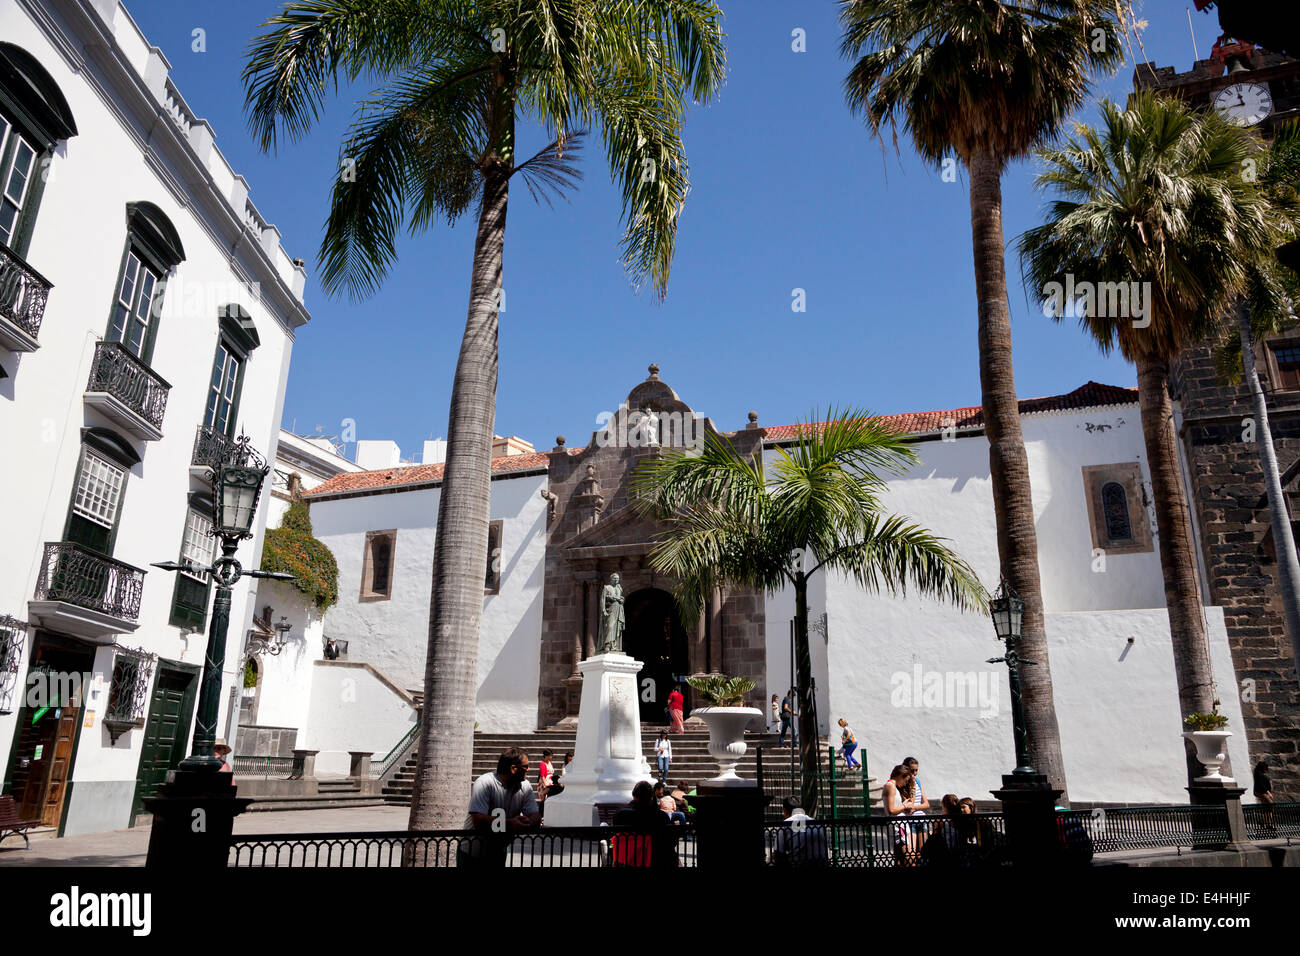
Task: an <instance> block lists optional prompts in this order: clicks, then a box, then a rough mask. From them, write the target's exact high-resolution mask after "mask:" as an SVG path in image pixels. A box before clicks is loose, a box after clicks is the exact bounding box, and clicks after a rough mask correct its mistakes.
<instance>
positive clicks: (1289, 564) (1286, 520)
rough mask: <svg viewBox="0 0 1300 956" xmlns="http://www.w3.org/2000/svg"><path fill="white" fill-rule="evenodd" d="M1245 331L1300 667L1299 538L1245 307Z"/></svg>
mask: <svg viewBox="0 0 1300 956" xmlns="http://www.w3.org/2000/svg"><path fill="white" fill-rule="evenodd" d="M1237 321H1238V328H1239V329H1240V332H1241V367H1242V369H1243V371H1244V372H1245V375H1246V384H1247V385H1248V386H1249V387H1250V398H1251V401H1252V402H1253V403H1254V405H1255V440H1256V441H1257V442H1259V463H1260V465H1261V467H1262V468H1263V470H1264V488H1265V490H1266V491H1267V493H1268V517H1269V521H1270V522H1271V523H1272V526H1273V546H1274V548H1273V549H1274V550H1275V551H1276V552H1277V577H1278V584H1279V586H1280V589H1281V591H1282V610H1283V613H1284V614H1285V615H1286V629H1287V633H1288V634H1289V635H1290V637H1291V650H1292V652H1293V654H1294V657H1295V663H1296V666H1297V667H1300V555H1297V554H1296V549H1295V536H1294V535H1293V534H1292V533H1291V516H1290V514H1289V513H1288V509H1287V505H1286V496H1285V495H1283V493H1282V475H1281V472H1280V471H1279V470H1278V467H1277V452H1276V451H1275V450H1274V448H1273V430H1272V429H1271V428H1270V427H1269V424H1268V403H1267V402H1265V401H1264V389H1263V386H1261V385H1260V384H1259V372H1258V371H1257V370H1256V368H1255V344H1254V341H1253V336H1252V335H1251V329H1250V312H1249V311H1248V310H1247V309H1246V308H1245V307H1244V306H1243V307H1242V308H1241V309H1240V310H1239V311H1238V313H1237Z"/></svg>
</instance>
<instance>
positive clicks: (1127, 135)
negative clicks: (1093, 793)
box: [1019, 93, 1273, 716]
mask: <svg viewBox="0 0 1300 956" xmlns="http://www.w3.org/2000/svg"><path fill="white" fill-rule="evenodd" d="M1101 114H1102V115H1101V123H1100V127H1099V128H1098V129H1093V128H1090V127H1088V126H1081V127H1080V128H1079V130H1078V135H1077V137H1075V138H1072V139H1071V140H1070V141H1069V142H1068V143H1066V144H1065V145H1063V146H1062V147H1061V148H1059V149H1052V150H1045V151H1043V152H1042V153H1041V154H1040V156H1041V159H1042V160H1043V162H1044V164H1045V167H1046V168H1045V170H1044V172H1043V173H1042V174H1041V175H1040V176H1039V177H1038V178H1037V184H1038V186H1039V187H1040V188H1051V189H1053V190H1054V191H1055V192H1056V193H1057V194H1058V195H1059V196H1060V197H1061V198H1059V199H1056V200H1055V201H1053V202H1051V203H1050V204H1049V205H1048V207H1047V222H1046V223H1044V224H1043V225H1041V226H1039V227H1037V228H1034V229H1031V230H1029V231H1028V232H1026V233H1025V234H1024V235H1023V236H1021V238H1020V239H1019V247H1020V253H1021V262H1022V268H1023V271H1024V274H1025V288H1026V289H1036V290H1044V291H1042V292H1041V294H1042V295H1043V296H1044V297H1047V296H1048V294H1049V293H1048V292H1047V291H1045V290H1048V289H1049V286H1050V284H1051V283H1061V284H1062V285H1065V284H1066V281H1067V280H1066V277H1067V274H1071V275H1072V276H1073V281H1074V282H1075V283H1082V282H1089V283H1093V284H1094V285H1097V284H1100V283H1124V286H1123V288H1125V289H1126V290H1129V292H1130V294H1129V308H1128V309H1124V308H1123V307H1122V300H1119V299H1117V297H1114V296H1111V295H1109V294H1107V295H1105V296H1103V295H1100V294H1098V295H1096V296H1094V297H1092V298H1091V300H1089V299H1084V300H1083V301H1082V302H1080V303H1067V302H1065V301H1064V298H1063V296H1060V295H1055V301H1053V302H1052V303H1051V305H1052V306H1053V307H1054V313H1053V314H1054V317H1055V318H1056V319H1057V320H1058V321H1059V320H1060V319H1061V318H1062V317H1063V316H1064V315H1065V314H1066V313H1067V312H1072V313H1074V314H1077V315H1078V319H1079V323H1080V325H1081V326H1082V327H1083V328H1084V329H1085V330H1087V331H1088V332H1089V333H1090V334H1091V335H1092V337H1093V338H1094V339H1095V340H1096V342H1097V344H1098V346H1099V347H1100V348H1101V350H1102V352H1107V353H1108V352H1110V351H1112V350H1113V349H1116V348H1118V349H1119V351H1120V353H1121V354H1122V355H1123V356H1124V357H1125V358H1126V359H1128V360H1129V361H1130V362H1133V363H1134V365H1136V367H1137V376H1138V400H1139V404H1140V408H1141V415H1142V432H1143V437H1144V439H1145V443H1146V452H1147V463H1148V466H1149V467H1150V469H1151V486H1152V491H1153V493H1154V498H1155V511H1156V526H1157V530H1158V536H1159V539H1160V565H1161V569H1162V571H1163V573H1164V586H1165V600H1166V604H1167V607H1168V611H1169V627H1170V632H1171V636H1172V639H1173V646H1174V668H1175V671H1176V674H1177V680H1178V699H1179V705H1180V707H1181V712H1182V714H1183V715H1184V716H1187V715H1189V714H1192V713H1203V712H1207V711H1210V710H1212V709H1213V706H1214V686H1213V681H1214V675H1213V670H1212V669H1211V665H1210V654H1209V644H1208V642H1207V639H1206V630H1205V618H1204V614H1203V611H1202V607H1201V601H1200V594H1199V590H1198V585H1197V570H1196V559H1195V549H1194V547H1193V543H1192V534H1191V524H1190V518H1189V512H1188V508H1187V498H1186V494H1185V492H1184V489H1183V483H1182V478H1181V474H1180V471H1179V464H1178V446H1177V439H1176V438H1175V436H1174V430H1173V411H1172V405H1171V401H1170V396H1169V389H1168V386H1167V379H1168V375H1169V368H1170V363H1171V362H1173V361H1174V360H1175V359H1176V358H1177V357H1178V356H1179V355H1180V354H1181V353H1182V351H1183V349H1184V348H1186V347H1187V346H1189V345H1192V344H1194V343H1197V342H1200V341H1204V340H1205V339H1206V338H1207V337H1209V336H1211V335H1213V334H1214V333H1215V332H1216V331H1217V330H1220V329H1221V328H1222V323H1223V320H1224V319H1226V318H1227V317H1229V316H1231V315H1232V313H1233V311H1234V308H1235V303H1236V298H1237V296H1238V294H1239V293H1241V292H1243V291H1244V289H1245V284H1246V281H1247V277H1248V271H1249V269H1248V266H1249V264H1250V263H1251V262H1253V261H1256V260H1258V258H1259V257H1260V256H1261V255H1262V254H1263V253H1264V252H1266V251H1270V250H1271V238H1272V236H1273V232H1272V230H1271V228H1270V226H1269V207H1268V203H1267V202H1266V200H1265V199H1264V198H1263V197H1262V196H1261V195H1260V193H1259V190H1258V189H1257V188H1256V186H1255V185H1254V184H1253V183H1251V182H1250V181H1249V177H1245V176H1243V175H1242V173H1243V169H1244V168H1246V167H1245V166H1243V163H1244V161H1245V160H1247V159H1249V158H1251V156H1252V155H1253V153H1254V152H1255V149H1256V146H1255V144H1254V143H1253V141H1252V137H1251V135H1250V134H1249V133H1247V132H1245V131H1243V130H1241V129H1238V128H1237V127H1234V126H1231V125H1230V124H1228V123H1227V122H1226V121H1224V120H1223V119H1222V118H1221V117H1220V116H1219V115H1218V114H1217V113H1214V112H1212V111H1207V112H1194V111H1193V110H1192V109H1191V108H1190V107H1188V106H1186V105H1184V104H1182V103H1180V102H1179V101H1177V100H1173V99H1170V98H1167V97H1161V96H1157V95H1154V94H1151V93H1140V94H1135V95H1134V96H1133V98H1132V99H1131V100H1130V102H1129V106H1128V108H1127V109H1123V110H1121V109H1120V108H1119V107H1118V106H1116V105H1115V104H1114V103H1111V102H1109V101H1107V102H1104V103H1102V105H1101ZM1110 288H1112V289H1113V288H1119V287H1118V286H1111V287H1110ZM1144 289H1145V290H1146V291H1145V294H1144V293H1143V292H1142V290H1144ZM1135 293H1136V294H1137V296H1138V297H1139V298H1140V299H1142V300H1145V308H1143V307H1142V306H1140V305H1139V306H1134V304H1133V299H1134V294H1135ZM1117 301H1118V302H1119V304H1120V307H1118V308H1117V307H1116V304H1117ZM1143 312H1145V314H1141V313H1143Z"/></svg>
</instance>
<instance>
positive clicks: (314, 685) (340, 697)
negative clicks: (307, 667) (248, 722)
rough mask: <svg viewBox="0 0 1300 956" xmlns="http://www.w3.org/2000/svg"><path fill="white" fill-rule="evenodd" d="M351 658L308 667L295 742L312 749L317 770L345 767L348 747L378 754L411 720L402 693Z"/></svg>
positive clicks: (409, 704) (330, 771)
mask: <svg viewBox="0 0 1300 956" xmlns="http://www.w3.org/2000/svg"><path fill="white" fill-rule="evenodd" d="M354 664H355V662H353V661H349V662H347V663H342V662H339V661H319V662H316V663H315V664H314V665H313V666H312V667H311V671H312V680H311V698H310V701H311V705H310V717H309V720H308V723H307V725H306V727H305V728H304V730H303V731H302V733H300V734H299V737H298V739H299V743H300V744H301V745H302V746H303V748H304V749H307V750H318V751H320V753H319V754H318V755H317V758H316V769H317V771H318V772H319V773H322V774H334V773H343V774H346V773H347V772H348V769H349V758H348V752H349V751H360V752H370V753H372V754H374V757H375V759H376V760H382V759H383V758H384V756H385V755H387V753H388V752H389V751H390V750H391V749H392V748H393V746H394V745H395V744H396V743H397V742H398V741H399V740H401V739H402V737H403V736H404V735H405V734H406V733H407V732H408V731H409V730H410V729H411V725H412V724H414V723H415V708H414V707H413V706H412V701H411V699H410V698H409V697H408V696H405V695H402V694H400V693H398V692H396V691H395V690H394V688H393V687H392V686H391V685H390V684H388V683H386V682H385V681H384V680H382V679H381V678H380V677H378V676H377V675H376V674H375V673H374V672H373V670H371V669H369V668H366V667H364V666H360V665H357V666H352V665H354Z"/></svg>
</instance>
